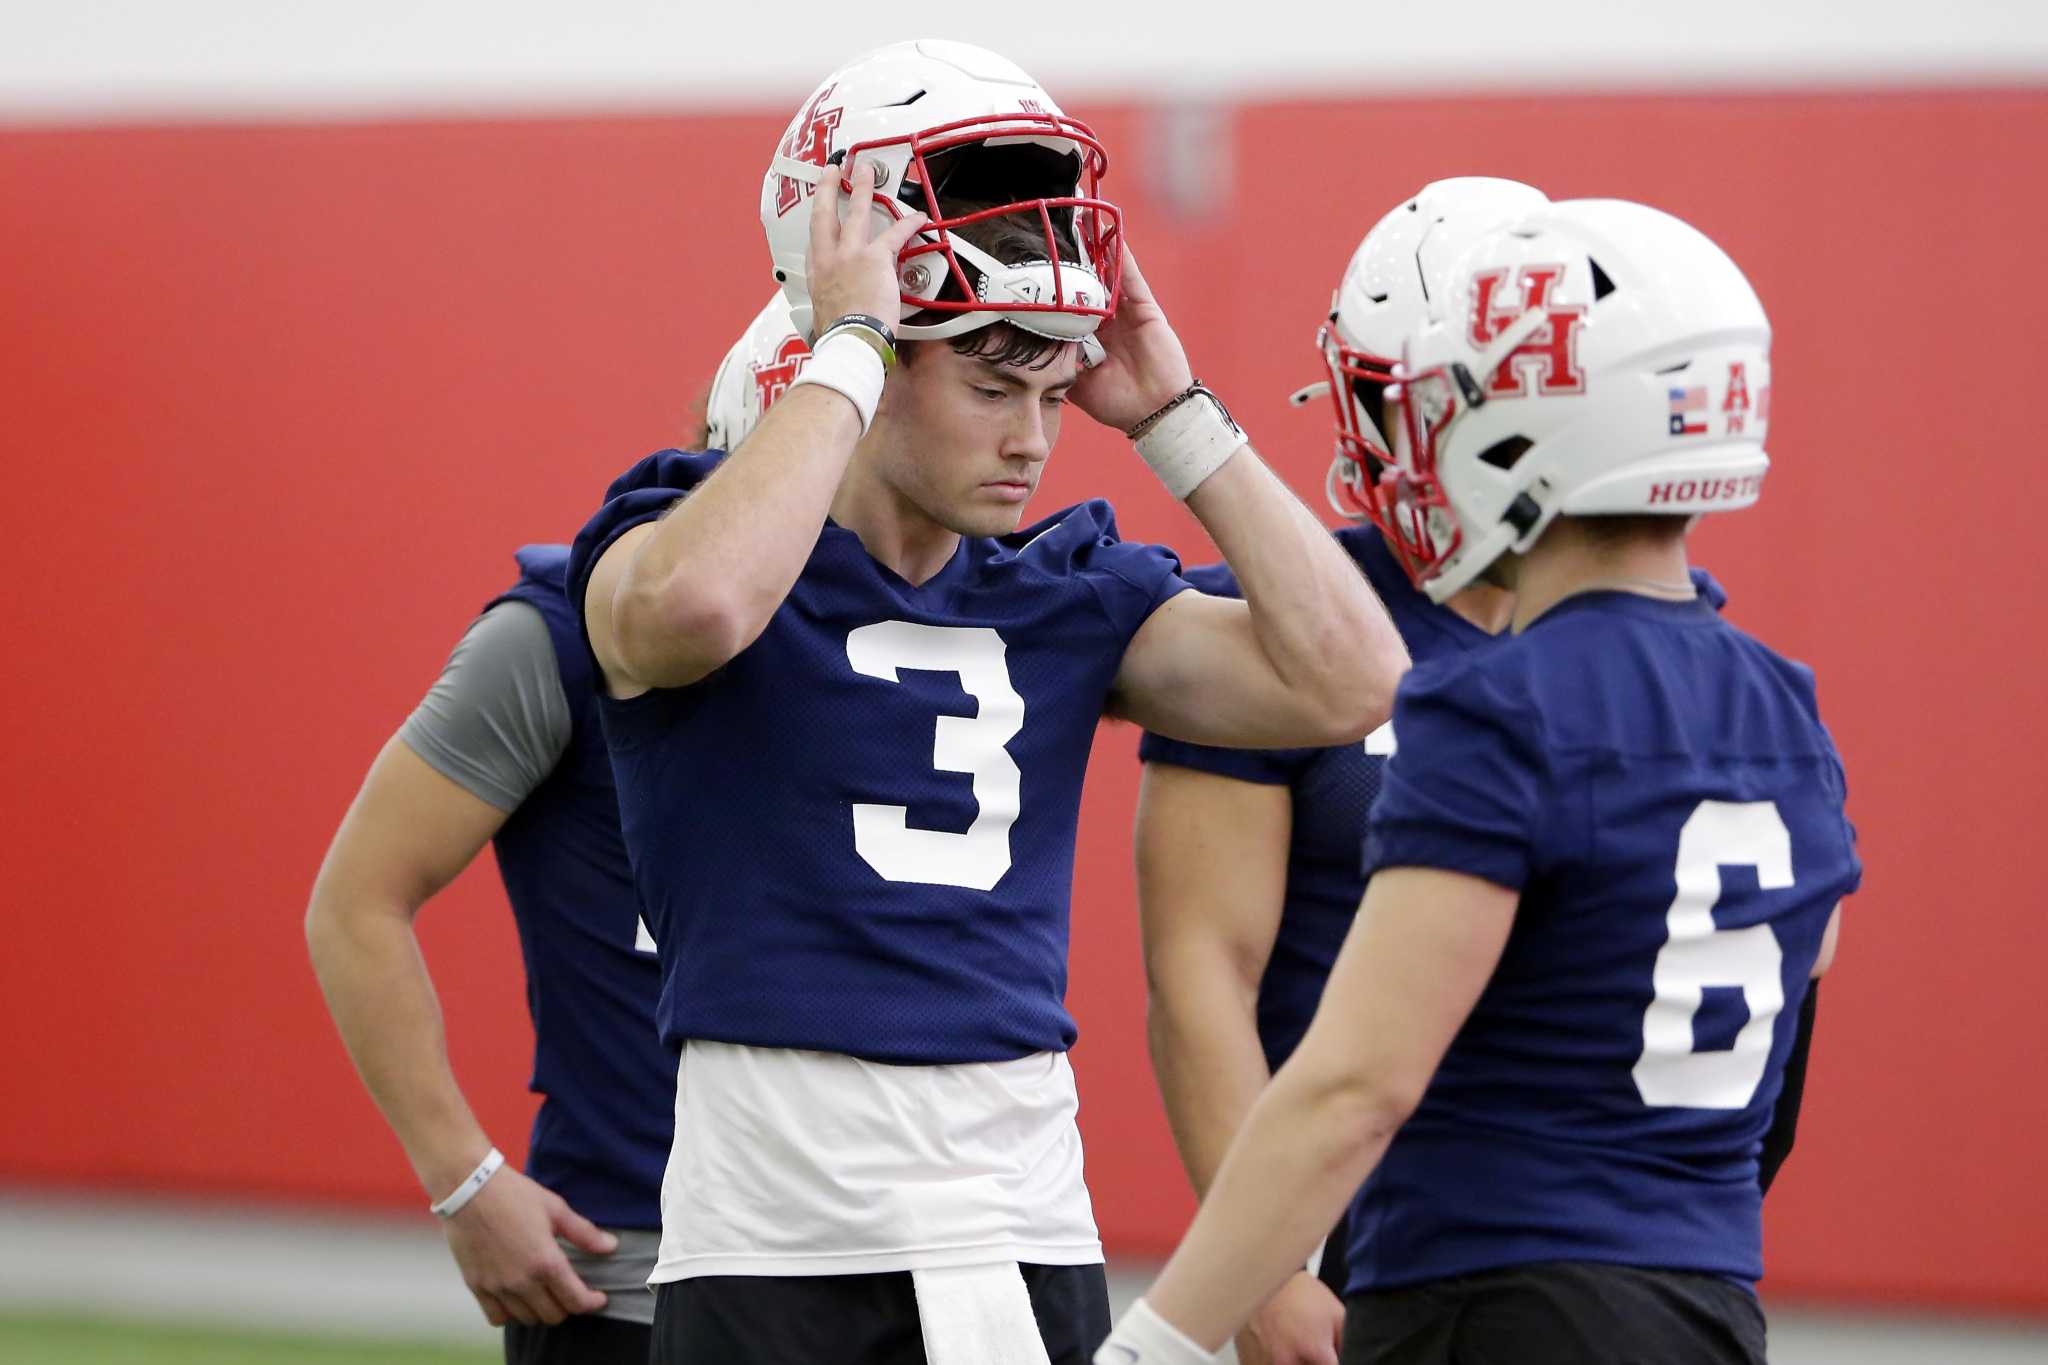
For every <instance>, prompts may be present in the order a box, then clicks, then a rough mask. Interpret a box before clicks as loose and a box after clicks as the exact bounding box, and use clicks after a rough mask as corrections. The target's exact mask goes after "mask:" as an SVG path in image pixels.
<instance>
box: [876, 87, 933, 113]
mask: <svg viewBox="0 0 2048 1365" xmlns="http://www.w3.org/2000/svg"><path fill="white" fill-rule="evenodd" d="M923 98H924V91H922V90H920V91H918V92H917V93H916V94H914V95H912V96H911V97H910V98H909V99H907V100H897V101H896V102H895V103H894V104H884V105H881V106H879V107H880V108H883V109H908V108H909V107H910V106H911V105H913V104H916V103H917V102H918V101H919V100H921V99H923Z"/></svg>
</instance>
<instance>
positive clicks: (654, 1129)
mask: <svg viewBox="0 0 2048 1365" xmlns="http://www.w3.org/2000/svg"><path fill="white" fill-rule="evenodd" d="M792 342H794V343H795V347H796V348H797V349H796V350H792V348H791V346H790V344H789V343H792ZM801 346H802V342H801V339H800V338H797V337H795V336H794V335H793V334H791V332H790V322H789V310H788V308H787V306H786V305H785V304H784V303H783V300H782V298H781V296H780V295H779V294H778V295H777V296H776V297H775V299H774V300H772V301H771V302H770V305H769V307H768V308H766V309H764V310H763V312H762V314H761V316H760V317H759V318H757V319H756V320H755V322H754V323H753V325H752V326H750V327H749V328H748V330H747V331H746V333H745V334H743V335H742V336H741V338H740V339H739V341H738V342H737V343H736V344H735V345H734V347H733V348H732V351H731V353H730V354H729V355H728V357H727V359H726V361H725V363H724V364H722V365H721V366H720V368H719V375H720V376H721V380H720V382H718V383H714V385H713V392H712V396H711V403H710V407H709V411H708V417H709V420H710V425H711V427H712V429H713V430H714V431H715V432H717V433H718V435H719V438H720V439H721V440H728V441H731V442H732V443H733V444H738V442H739V440H740V439H741V438H742V437H743V436H744V435H745V433H746V432H747V431H748V430H750V429H751V428H752V425H753V423H754V422H755V421H757V420H758V419H759V416H760V413H761V411H762V409H763V407H764V406H765V404H766V403H768V402H772V401H773V399H774V397H775V396H776V395H777V394H778V393H779V392H780V390H779V389H778V388H775V387H774V384H773V371H774V370H775V367H776V366H777V365H778V364H785V363H787V362H788V357H789V356H790V355H793V354H797V353H799V352H800V349H801ZM762 372H768V373H769V374H770V380H769V382H768V383H766V384H762V383H757V382H756V376H757V375H758V374H760V373H762ZM726 376H731V378H732V380H733V382H731V383H726V382H724V379H725V377H726ZM568 556H569V550H568V547H567V546H565V545H529V546H526V547H525V548H523V549H521V550H520V551H519V552H518V555H517V560H518V564H519V579H518V581H517V582H515V583H514V584H513V585H512V586H511V587H510V588H508V589H507V590H506V591H505V592H504V593H503V594H501V595H500V596H499V597H498V598H497V599H495V600H494V601H493V602H492V603H490V604H489V605H488V606H487V607H486V608H485V610H484V612H483V614H482V615H480V616H479V617H478V618H477V619H476V621H475V622H473V623H472V624H471V625H470V627H469V629H468V630H467V632H465V633H464V635H463V637H462V639H461V640H460V641H459V642H458V643H457V644H456V646H455V650H454V653H453V654H452V655H451V656H450V657H449V660H448V663H447V666H446V667H445V668H444V669H443V670H442V673H441V676H440V677H439V678H438V679H437V680H436V681H435V683H434V685H433V687H432V688H431V689H430V690H429V691H428V693H427V695H426V697H425V699H424V700H422V701H421V702H420V704H419V706H418V708H417V709H416V710H414V712H413V713H412V715H411V716H410V717H409V718H407V720H406V721H405V723H404V724H403V725H401V726H400V727H399V730H398V733H397V734H396V735H394V736H393V737H392V738H391V739H390V741H389V742H387V743H386V744H385V746H384V749H383V752H381V753H380V754H379V755H378V756H377V759H376V761H375V763H374V764H372V766H371V768H370V772H369V775H368V776H367V777H366V778H365V779H364V781H363V786H362V790H361V791H360V792H359V793H358V794H357V796H356V799H355V802H354V804H353V805H352V806H351V807H350V809H349V812H348V815H347V816H346V818H345V819H344V820H343V821H342V824H341V828H340V829H339V830H338V831H337V832H336V834H335V836H334V841H333V844H332V846H331V847H330V848H329V849H328V852H327V858H326V861H325V863H324V864H323V865H322V867H321V869H320V875H319V878H318V881H317V882H316V884H315V886H314V889H313V897H312V903H311V906H310V908H309V909H308V911H307V914H306V937H307V942H308V946H309V948H310V949H311V953H312V958H313V965H314V968H315V970H316V972H317V973H318V974H319V977H320V984H321V986H322V988H323V989H324V990H325V991H326V994H327V1001H328V1006H329V1008H330V1009H331V1010H332V1012H333V1014H334V1019H335V1023H336V1025H337V1026H338V1027H339V1028H340V1030H341V1034H342V1038H343V1040H344V1041H345V1043H346V1044H347V1046H348V1049H349V1052H350V1055H351V1056H352V1057H353V1058H354V1059H355V1063H356V1066H357V1068H358V1069H359V1070H360V1072H361V1074H362V1077H363V1081H364V1083H365V1084H366V1085H367V1086H368V1087H369V1090H370V1093H371V1095H372V1096H373V1097H374V1098H375V1099H376V1101H377V1103H378V1105H379V1107H380V1108H381V1109H382V1110H383V1112H384V1115H385V1117H386V1119H387V1120H388V1121H389V1122H390V1124H391V1127H392V1130H393V1132H395V1133H396V1134H397V1135H398V1138H399V1141H400V1142H401V1143H402V1144H403V1146H404V1148H405V1151H406V1155H407V1156H408V1157H409V1158H410V1159H411V1161H412V1164H413V1169H414V1171H415V1173H416V1174H417V1175H418V1176H419V1179H420V1183H421V1184H422V1185H423V1186H424V1187H425V1188H426V1190H427V1192H428V1194H429V1195H430V1197H431V1198H432V1199H433V1200H434V1204H433V1208H434V1211H435V1212H436V1213H438V1214H440V1215H441V1216H442V1218H443V1219H445V1220H446V1232H447V1235H448V1245H449V1249H450V1251H451V1252H452V1253H453V1254H454V1256H455V1261H456V1264H457V1265H458V1266H459V1267H460V1269H461V1271H462V1277H463V1281H464V1283H465V1284H467V1285H468V1287H469V1289H470V1292H471V1293H472V1294H474V1295H475V1296H476V1300H477V1303H478V1305H479V1306H480V1307H481V1308H482V1309H483V1312H484V1316H485V1317H486V1318H487V1319H489V1321H490V1322H491V1323H492V1325H494V1326H500V1325H502V1326H503V1327H504V1328H505V1358H506V1360H507V1361H508V1362H511V1365H613V1363H614V1362H644V1361H645V1360H646V1359H647V1354H648V1345H649V1338H650V1331H651V1325H652V1323H653V1321H654V1295H653V1291H651V1290H650V1289H648V1288H647V1277H648V1275H649V1274H651V1273H652V1272H653V1269H654V1261H655V1249H656V1246H657V1244H658V1242H659V1235H660V1227H661V1203H660V1188H661V1174H662V1171H663V1169H664V1167H665V1166H666V1164H667V1160H668V1146H669V1137H670V1132H671V1128H672V1117H671V1116H672V1114H673V1112H674V1094H675V1066H674V1063H673V1061H672V1060H671V1059H670V1057H669V1054H668V1052H667V1050H666V1049H665V1048H663V1047H662V1046H661V1044H660V1041H659V1039H658V1037H657V1035H656V1031H655V1023H654V1004H655V999H656V997H657V996H658V995H659V993H660V988H661V987H660V973H659V970H658V968H657V966H656V963H655V957H654V943H653V940H652V939H651V938H650V937H649V936H648V933H647V929H646V926H645V925H644V923H643V922H642V921H641V919H640V915H639V909H638V901H637V898H636V896H635V893H634V890H633V882H632V874H631V872H630V870H629V869H628V867H627V864H626V850H625V846H624V844H623V843H621V841H620V834H619V816H618V800H617V796H616V794H615V792H614V789H613V785H612V775H611V763H610V759H609V758H608V756H607V755H606V752H605V747H604V738H603V735H602V734H601V733H600V731H599V728H598V720H597V713H596V711H595V710H594V707H595V705H596V694H595V690H594V688H593V686H592V678H591V674H592V668H591V664H590V656H589V651H588V650H587V649H586V648H585V646H584V644H583V639H582V631H581V627H580V626H578V624H577V623H576V620H575V617H574V615H573V614H572V613H571V612H570V610H569V605H568V599H567V598H566V597H565V596H563V591H562V588H563V570H564V567H565V565H566V564H567V562H568ZM486 840H488V841H490V842H491V843H492V844H493V845H494V846H495V848H496V851H497V861H498V868H499V872H500V873H501V875H502V876H503V878H504V882H505V890H506V895H507V897H508V899H509V900H510V901H511V904H512V911H513V917H514V920H515V922H516V924H517V926H518V930H519V938H520V946H521V949H522V953H523V956H524V958H525V962H526V971H527V1004H528V1008H529V1010H530V1012H531V1014H532V1018H533V1024H534V1035H535V1039H534V1042H535V1047H534V1064H533V1079H532V1082H531V1084H532V1087H533V1089H534V1090H535V1091H537V1092H538V1093H539V1094H540V1095H541V1096H542V1097H543V1098H542V1101H541V1107H540V1112H539V1113H538V1115H536V1117H535V1119H534V1126H533V1134H532V1140H531V1145H530V1148H529V1154H528V1159H527V1165H526V1171H525V1173H524V1174H523V1175H522V1174H521V1173H520V1172H518V1171H517V1170H508V1169H504V1168H503V1158H502V1157H501V1156H500V1154H499V1153H498V1150H497V1148H496V1147H495V1146H493V1145H492V1143H491V1140H490V1137H489V1135H488V1134H486V1133H485V1132H484V1130H483V1128H482V1127H481V1125H479V1124H478V1122H477V1120H476V1117H475V1116H474V1114H472V1112H471V1111H470V1108H469V1105H468V1102H467V1101H466V1100H465V1099H464V1098H463V1095H462V1091H461V1089H460V1088H459V1087H458V1085H457V1084H456V1081H455V1077H454V1074H453V1072H452V1070H451V1068H450V1067H449V1064H448V1054H447V1049H446V1046H445V1044H444V1040H443V1036H442V1032H441V1023H440V1011H439V1005H438V1003H437V1001H436V998H435V995H434V988H433V985H432V983H431V982H430V981H429V979H428V977H427V972H426V966H425V963H424V962H423V961H422V959H421V957H420V952H419V944H418V941H417V940H416V938H415V937H414V935H413V929H412V920H413V917H414V916H415V915H416V914H417V913H418V912H419V910H420V908H421V907H422V906H423V905H424V904H425V903H426V902H427V901H428V900H429V899H431V898H432V897H433V896H434V895H435V894H436V893H437V892H439V891H440V889H441V888H442V887H444V886H446V885H447V884H448V882H449V881H451V880H452V879H453V878H454V877H455V875H456V874H457V873H459V872H460V871H461V870H462V869H463V868H465V867H467V866H468V865H469V863H470V861H471V859H473V858H474V857H475V856H476V854H477V853H478V851H479V850H481V849H482V847H483V845H484V843H485V841H486ZM558 1237H559V1238H560V1239H562V1240H561V1242H560V1243H558V1242H557V1240H556V1239H557V1238H558Z"/></svg>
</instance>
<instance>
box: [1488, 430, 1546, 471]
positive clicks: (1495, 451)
mask: <svg viewBox="0 0 2048 1365" xmlns="http://www.w3.org/2000/svg"><path fill="white" fill-rule="evenodd" d="M1534 444H1535V442H1533V441H1531V440H1530V439H1529V438H1528V437H1526V436H1510V437H1508V438H1507V439H1506V440H1505V441H1495V442H1494V443H1493V444H1492V445H1490V446H1488V447H1487V448H1486V449H1484V450H1482V451H1480V452H1479V462H1480V463H1481V464H1490V465H1492V466H1493V467H1494V468H1495V469H1513V468H1514V467H1515V461H1517V460H1519V459H1521V458H1522V453H1523V452H1524V451H1526V450H1528V448H1529V447H1530V446H1532V445H1534Z"/></svg>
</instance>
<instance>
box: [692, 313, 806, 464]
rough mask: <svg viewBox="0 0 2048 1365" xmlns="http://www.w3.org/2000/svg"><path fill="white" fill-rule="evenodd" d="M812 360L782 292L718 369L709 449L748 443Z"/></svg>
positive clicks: (708, 423) (709, 409) (708, 412)
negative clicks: (764, 417)
mask: <svg viewBox="0 0 2048 1365" xmlns="http://www.w3.org/2000/svg"><path fill="white" fill-rule="evenodd" d="M810 358H811V348H810V347H809V346H807V345H805V344H804V339H803V338H802V337H800V336H798V335H797V331H796V324H795V323H794V322H792V321H791V320H790V316H789V301H788V300H787V299H785V298H783V297H782V294H781V292H780V291H779V290H778V291H777V292H776V293H775V294H773V295H771V296H770V297H769V299H768V303H767V306H765V307H764V308H762V309H761V311H760V312H759V313H758V314H756V315H755V317H754V320H753V321H752V322H750V323H748V324H747V330H746V331H744V332H742V333H740V339H739V340H738V341H735V342H734V343H733V344H732V349H731V350H730V351H727V352H726V353H725V359H724V360H722V361H720V362H719V364H718V373H717V374H716V375H715V376H713V377H712V380H711V396H710V397H709V398H708V399H707V400H706V401H705V404H704V432H705V436H704V444H705V446H706V447H707V448H708V449H711V450H731V449H733V448H735V447H736V446H738V445H739V443H740V442H741V441H744V440H745V439H746V438H747V435H748V433H750V432H751V431H753V429H754V428H755V426H757V425H758V424H759V423H760V421H761V414H762V413H764V412H766V411H768V409H769V407H770V406H772V405H773V404H774V402H775V400H776V399H778V398H780V397H782V395H783V394H784V393H786V392H788V390H789V386H790V385H791V384H793V383H795V382H796V377H797V375H798V374H800V373H802V371H803V367H804V362H805V361H807V360H809V359H810Z"/></svg>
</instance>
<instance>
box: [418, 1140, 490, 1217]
mask: <svg viewBox="0 0 2048 1365" xmlns="http://www.w3.org/2000/svg"><path fill="white" fill-rule="evenodd" d="M504 1164H505V1154H504V1153H503V1152H501V1151H499V1150H498V1149H497V1148H496V1147H493V1148H491V1150H490V1151H488V1152H486V1153H485V1154H484V1159H483V1160H482V1161H479V1162H477V1163H476V1169H475V1170H473V1171H471V1172H470V1173H469V1176H468V1178H467V1179H465V1180H464V1181H463V1182H462V1183H461V1184H460V1185H457V1186H456V1187H455V1193H453V1194H451V1195H449V1196H448V1197H447V1198H446V1199H443V1200H442V1201H441V1202H440V1203H438V1204H429V1205H428V1206H427V1207H428V1208H430V1209H432V1210H433V1211H434V1215H435V1216H436V1217H437V1218H453V1217H454V1216H455V1215H456V1214H458V1213H461V1212H462V1210H463V1209H464V1208H466V1207H467V1206H468V1204H469V1201H470V1200H472V1199H474V1198H476V1192H477V1191H478V1190H480V1189H482V1188H483V1187H484V1185H485V1184H486V1183H488V1182H489V1180H490V1178H491V1177H492V1176H494V1175H496V1174H497V1173H498V1168H499V1167H500V1166H502V1165H504Z"/></svg>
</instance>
